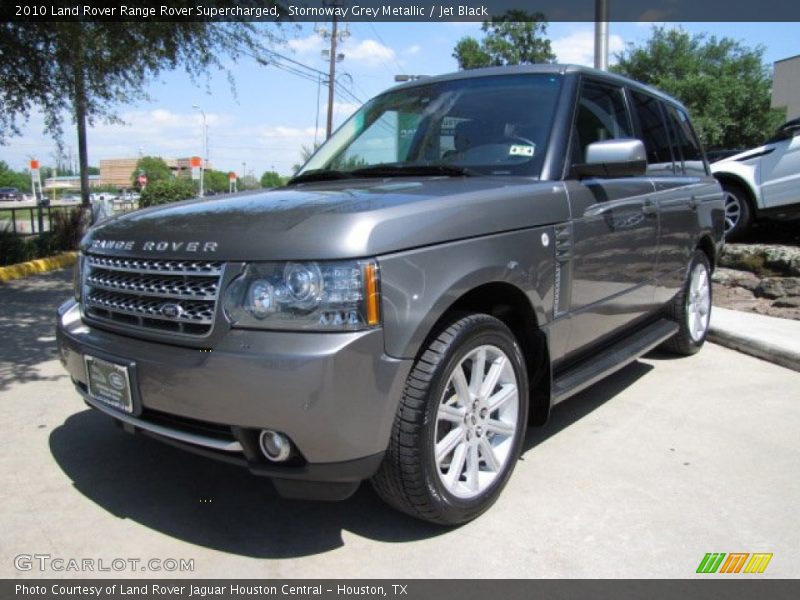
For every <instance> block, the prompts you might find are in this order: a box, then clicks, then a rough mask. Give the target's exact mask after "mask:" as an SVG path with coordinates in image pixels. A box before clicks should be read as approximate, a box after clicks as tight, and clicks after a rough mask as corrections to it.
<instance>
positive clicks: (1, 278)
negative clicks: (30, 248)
mask: <svg viewBox="0 0 800 600" xmlns="http://www.w3.org/2000/svg"><path fill="white" fill-rule="evenodd" d="M77 258H78V253H77V252H64V253H63V254H57V255H56V256H48V257H47V258H39V259H37V260H31V261H28V262H24V263H18V264H16V265H9V266H7V267H0V282H2V283H5V282H6V281H11V280H13V279H20V278H22V277H27V276H29V275H35V274H36V273H47V272H48V271H55V270H56V269H63V268H64V267H69V266H70V265H74V264H75V261H76V260H77Z"/></svg>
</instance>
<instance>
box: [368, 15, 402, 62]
mask: <svg viewBox="0 0 800 600" xmlns="http://www.w3.org/2000/svg"><path fill="white" fill-rule="evenodd" d="M367 24H368V25H369V26H370V29H372V32H373V33H374V34H375V37H377V38H378V41H379V42H380V43H381V44H382V45H383V47H384V48H389V50H392V49H391V47H389V44H387V43H386V42H384V41H383V38H382V37H381V34H380V33H378V30H377V29H375V26H374V25H373V24H372V23H369V22H368V23H367ZM392 60H394V64H396V65H397V68H398V69H400V72H401V73H402V72H403V71H404V70H405V67H404V66H403V65H401V64H400V61H399V60H397V55H396V54H395V53H394V50H392ZM381 61H383V59H381ZM384 65H385V63H384ZM387 70H388V69H387ZM389 73H390V75H394V73H392V72H391V71H389Z"/></svg>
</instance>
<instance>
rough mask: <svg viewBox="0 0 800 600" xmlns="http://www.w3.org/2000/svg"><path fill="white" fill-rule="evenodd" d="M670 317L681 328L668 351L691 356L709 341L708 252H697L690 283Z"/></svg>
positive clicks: (678, 297) (671, 341)
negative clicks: (707, 339)
mask: <svg viewBox="0 0 800 600" xmlns="http://www.w3.org/2000/svg"><path fill="white" fill-rule="evenodd" d="M669 313H670V315H669V316H670V317H671V318H672V319H673V320H674V321H675V322H676V323H677V324H678V328H679V329H678V333H676V334H675V335H674V336H673V337H672V338H670V339H669V340H667V341H666V342H665V344H664V347H665V348H666V349H667V350H669V351H671V352H674V353H675V354H681V355H684V356H688V355H691V354H694V353H696V352H697V351H698V350H700V348H702V346H703V344H704V343H705V341H706V336H707V335H708V325H709V322H710V321H711V267H710V265H709V262H708V257H707V256H706V255H705V252H703V251H701V250H695V251H694V254H693V255H692V259H691V260H690V261H689V271H688V274H687V277H686V282H685V283H684V285H683V289H681V291H680V293H678V295H677V296H675V299H674V300H673V301H672V304H671V305H670V307H669Z"/></svg>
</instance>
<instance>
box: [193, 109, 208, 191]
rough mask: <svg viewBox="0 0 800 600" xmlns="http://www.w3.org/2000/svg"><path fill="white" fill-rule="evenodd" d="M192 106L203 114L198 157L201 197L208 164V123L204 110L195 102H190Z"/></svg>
mask: <svg viewBox="0 0 800 600" xmlns="http://www.w3.org/2000/svg"><path fill="white" fill-rule="evenodd" d="M192 108H193V109H195V110H196V111H199V112H200V114H201V115H203V158H202V159H200V197H201V198H202V197H203V196H204V195H205V193H204V186H203V183H204V182H203V180H204V179H205V175H206V166H207V164H208V123H207V122H206V111H204V110H203V109H202V108H200V107H199V106H197V104H192Z"/></svg>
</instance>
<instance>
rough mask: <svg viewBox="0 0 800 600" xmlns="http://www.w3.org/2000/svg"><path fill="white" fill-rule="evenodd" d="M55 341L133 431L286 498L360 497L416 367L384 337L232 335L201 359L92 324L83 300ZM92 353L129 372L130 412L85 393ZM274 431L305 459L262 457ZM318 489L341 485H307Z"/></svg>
mask: <svg viewBox="0 0 800 600" xmlns="http://www.w3.org/2000/svg"><path fill="white" fill-rule="evenodd" d="M57 339H58V345H59V353H60V358H61V361H62V363H63V365H64V366H65V368H66V369H67V371H68V372H69V374H70V376H71V377H72V380H73V382H74V383H75V385H76V388H77V389H78V391H79V392H80V393H81V394H82V395H83V396H84V399H85V400H86V402H87V404H89V405H90V406H92V407H93V408H96V409H98V410H100V411H102V412H104V413H106V414H108V415H110V416H111V417H113V418H114V419H115V420H117V421H118V422H119V423H120V424H121V425H122V426H123V428H124V429H126V430H127V431H130V432H135V433H142V434H144V435H148V436H151V437H154V438H157V439H159V440H161V441H164V442H167V443H170V444H172V445H175V446H178V447H181V448H184V449H186V450H190V451H192V452H195V453H198V454H202V455H205V456H209V457H213V458H216V459H218V460H223V461H226V462H230V463H234V464H239V465H242V466H245V467H247V468H248V469H250V471H251V472H253V473H254V474H257V475H264V476H268V477H272V478H274V479H275V484H276V487H277V488H278V490H279V491H280V492H281V493H282V494H284V495H287V496H302V497H328V496H334V497H338V496H346V495H349V494H345V493H344V491H345V489H344V488H351V491H350V493H351V492H352V491H353V490H355V487H356V486H357V484H358V482H360V481H361V480H363V479H365V478H368V477H370V476H371V475H373V474H374V473H375V471H376V470H377V468H378V466H379V464H380V461H381V457H382V456H383V452H384V451H385V449H386V446H387V444H388V440H389V434H390V431H391V427H392V423H393V420H394V415H395V411H396V407H397V402H398V400H399V398H400V395H401V393H402V387H403V385H404V382H405V379H406V376H407V375H408V371H409V369H410V368H411V361H407V360H397V359H393V358H390V357H388V356H386V355H385V354H384V352H383V334H382V331H380V330H375V331H368V332H352V333H342V334H327V333H326V334H306V333H283V332H271V331H243V330H231V331H230V332H229V333H228V334H227V335H226V336H225V337H223V339H222V340H220V342H219V343H217V345H216V347H214V348H212V349H206V350H204V351H200V350H198V349H196V348H186V347H180V346H170V345H166V344H160V343H155V342H150V341H145V340H139V339H134V338H128V337H124V336H121V335H118V334H115V333H111V332H108V331H104V330H101V329H97V328H94V327H90V326H88V325H87V324H86V323H84V322H83V321H82V320H81V318H80V311H79V308H78V306H77V305H76V304H75V302H74V301H69V302H66V303H65V304H63V305H62V306H61V307H60V308H59V310H58V323H57ZM85 354H90V355H93V356H97V357H99V358H103V359H105V360H109V361H111V362H116V363H118V364H125V365H129V367H130V370H131V374H132V377H131V387H132V392H133V396H134V411H133V413H132V414H130V415H128V414H126V413H122V412H120V411H118V410H116V409H114V408H112V407H109V406H107V405H105V404H103V403H101V402H98V401H97V400H94V399H91V398H89V397H88V396H87V391H86V390H87V386H86V383H87V380H86V372H85V365H84V360H83V356H84V355H85ZM265 428H268V429H274V430H277V431H280V432H282V433H284V434H285V435H287V436H288V437H289V439H290V440H291V441H292V444H293V446H294V448H295V451H296V452H295V456H294V457H293V458H292V459H291V460H290V461H288V462H287V463H270V462H269V461H267V460H266V459H265V458H264V457H263V455H262V454H261V452H260V451H259V449H258V442H257V440H258V433H259V432H260V430H261V429H265ZM292 482H298V483H292ZM308 482H318V483H325V484H333V485H326V486H322V487H320V486H316V485H310V486H309V485H303V486H301V485H299V484H300V483H303V484H307V483H308ZM323 487H324V488H325V489H322V488H323ZM301 488H302V489H301ZM314 488H319V489H317V490H316V491H313V489H314ZM336 488H341V489H340V491H339V492H336V493H333V492H332V491H331V490H334V492H335V490H336ZM303 490H312V492H311V493H307V491H303Z"/></svg>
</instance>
